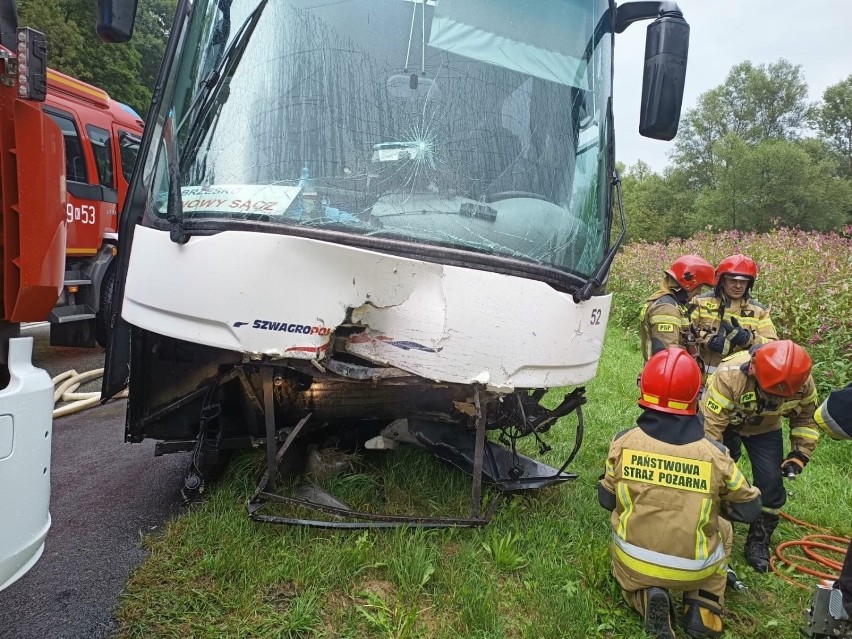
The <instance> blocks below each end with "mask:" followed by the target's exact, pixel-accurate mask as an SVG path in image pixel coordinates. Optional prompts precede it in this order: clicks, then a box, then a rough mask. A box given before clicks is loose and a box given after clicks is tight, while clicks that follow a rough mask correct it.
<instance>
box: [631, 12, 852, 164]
mask: <svg viewBox="0 0 852 639" xmlns="http://www.w3.org/2000/svg"><path fill="white" fill-rule="evenodd" d="M677 3H678V6H680V8H681V10H682V11H683V15H684V18H686V20H687V22H689V26H690V33H689V63H688V66H687V70H686V90H685V92H684V97H683V112H682V113H685V112H686V110H687V109H690V108H692V107H694V106H695V104H696V101H697V99H698V96H699V95H701V94H702V93H704V92H705V91H707V90H709V89H712V88H713V87H716V86H718V85H720V84H722V82H724V81H725V77H726V76H727V75H728V71H730V69H731V67H732V66H734V65H735V64H737V63H739V62H742V61H743V60H751V61H752V62H753V63H754V64H756V65H757V64H767V63H770V62H775V61H777V60H778V59H779V58H786V59H787V60H789V61H790V62H792V63H793V64H800V65H802V71H803V73H804V76H805V80H806V81H807V83H808V88H809V90H810V96H809V99H810V101H812V102H814V101H817V100H820V99H821V98H822V92H823V91H824V90H825V88H826V87H828V86H830V85H832V84H836V83H837V82H839V81H840V80H842V79H844V78H846V77H848V76H849V75H852V0H821V1H820V2H815V1H804V0H677ZM619 4H620V3H619ZM648 24H649V23H648V22H638V23H634V24H633V25H631V26H630V27H629V28H628V29H627V30H626V31H625V32H624V33H621V34H619V35H617V36H616V40H615V89H614V92H615V95H614V106H615V140H616V157H617V159H618V160H619V161H621V162H624V163H625V164H627V165H628V166H630V165H631V164H633V163H635V162H636V160H637V159H642V160H644V161H645V162H647V163H648V164H650V165H651V167H652V168H653V169H654V170H656V171H661V170H662V169H663V168H664V167H665V166H666V165H667V164H668V162H669V160H668V157H667V156H668V154H669V153H670V152H671V150H672V149H673V147H674V142H673V141H672V142H661V141H659V140H651V139H649V138H643V137H641V136H640V135H639V100H640V98H641V95H642V68H643V60H644V55H645V30H646V28H647V25H648Z"/></svg>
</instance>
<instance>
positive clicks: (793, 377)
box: [751, 339, 813, 397]
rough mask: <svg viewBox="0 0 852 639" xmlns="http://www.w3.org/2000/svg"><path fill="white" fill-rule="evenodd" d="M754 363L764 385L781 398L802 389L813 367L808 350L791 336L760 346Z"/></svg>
mask: <svg viewBox="0 0 852 639" xmlns="http://www.w3.org/2000/svg"><path fill="white" fill-rule="evenodd" d="M751 363H752V366H753V371H754V378H755V379H756V380H757V383H758V385H759V386H760V388H761V389H763V390H764V391H766V392H767V393H769V394H771V395H778V396H779V397H792V396H793V395H795V394H796V393H798V392H799V391H800V390H802V386H804V385H805V382H806V381H808V377H809V376H810V374H811V367H812V366H813V362H811V356H810V355H808V353H807V351H806V350H805V349H804V348H802V347H801V346H799V345H798V344H796V343H795V342H792V341H790V340H788V339H783V340H779V341H777V342H769V343H768V344H764V345H763V346H760V347H759V348H756V349H755V351H754V354H753V355H752V358H751Z"/></svg>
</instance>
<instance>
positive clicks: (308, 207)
mask: <svg viewBox="0 0 852 639" xmlns="http://www.w3.org/2000/svg"><path fill="white" fill-rule="evenodd" d="M486 7H487V10H486ZM607 8H608V4H607V2H606V1H605V0H600V1H598V2H589V1H587V0H586V1H582V2H581V1H580V0H535V1H533V0H438V1H434V0H425V3H424V0H415V1H412V0H337V1H331V0H293V1H284V0H276V1H275V2H261V3H258V2H257V1H256V0H253V1H251V2H242V1H240V0H233V1H230V0H219V1H218V2H213V1H210V2H208V3H206V4H205V3H202V2H198V3H196V4H195V7H194V12H193V16H192V19H191V25H190V27H189V34H188V43H189V44H188V46H189V47H190V49H192V50H195V51H196V53H194V54H192V55H189V56H186V57H185V58H184V63H183V66H182V67H181V68H180V69H178V70H177V71H176V72H174V71H173V73H176V75H175V78H176V79H175V80H174V83H175V89H174V90H175V92H176V93H175V101H174V104H175V107H174V110H173V112H172V113H171V114H170V115H171V117H170V118H169V119H168V122H167V125H166V127H165V129H164V145H163V149H162V150H161V154H160V162H159V164H158V166H157V172H158V175H159V178H160V179H159V180H158V182H159V185H160V186H159V192H160V193H161V194H163V195H162V196H161V197H160V198H158V206H157V211H158V214H159V215H161V216H163V217H171V218H172V219H174V215H175V214H174V210H173V207H172V206H171V205H167V201H168V198H167V197H165V195H164V194H165V193H167V192H168V183H169V179H168V174H169V167H168V160H167V159H166V156H167V149H168V147H169V143H168V141H169V138H170V136H171V138H172V139H173V140H176V142H177V145H178V150H179V161H178V162H176V163H174V164H177V165H178V166H177V170H178V171H179V173H180V184H181V186H182V199H181V201H182V208H183V211H182V216H183V221H184V222H185V223H186V224H187V227H188V228H191V227H192V225H194V224H202V225H203V222H204V220H209V219H217V220H220V221H221V220H222V219H229V220H234V221H235V222H236V223H242V222H241V221H243V220H246V221H251V222H252V223H253V224H254V225H255V227H254V228H258V226H257V225H258V224H260V228H262V227H263V225H265V224H278V225H288V226H301V227H312V228H323V229H328V230H333V231H338V232H345V233H350V234H355V235H361V236H368V237H378V238H389V239H394V240H405V241H410V242H416V243H418V244H427V245H433V246H438V247H450V248H457V249H462V250H465V251H470V252H474V253H479V254H483V253H484V254H488V255H494V256H502V257H508V258H514V259H519V260H523V261H526V262H531V263H534V264H540V265H543V266H547V267H555V268H557V269H559V270H560V271H566V272H574V273H580V274H582V275H588V274H590V273H591V272H593V271H594V269H595V267H596V266H597V265H598V264H599V262H600V261H601V259H602V257H603V253H604V251H605V249H606V235H607V232H608V220H609V211H608V210H607V201H608V190H609V186H608V179H607V173H608V172H607V157H608V151H607V144H608V140H609V137H610V135H609V127H608V118H609V115H608V112H609V111H608V101H609V97H610V91H611V88H610V85H609V79H608V73H609V70H610V65H611V34H610V33H609V29H610V27H609V19H608V18H607V16H608V15H609V14H608V13H606V11H607ZM196 42H197V43H199V46H194V44H193V43H196ZM172 170H173V171H174V168H173V169H172Z"/></svg>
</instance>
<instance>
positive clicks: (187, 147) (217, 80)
mask: <svg viewBox="0 0 852 639" xmlns="http://www.w3.org/2000/svg"><path fill="white" fill-rule="evenodd" d="M267 2H268V0H261V1H260V2H259V3H258V4H257V6H256V7H255V8H254V10H253V11H252V12H251V13H250V14H249V15H248V17H247V18H246V19H245V22H243V24H242V26H241V27H240V30H239V31H238V32H237V35H236V36H235V37H234V39H233V41H232V42H231V45H230V46H229V47H228V49H227V50H226V51H225V52H224V54H223V55H222V58H221V60H220V61H219V63H218V64H217V65H216V66H215V67H214V69H213V70H212V71H211V72H210V73H208V74H207V77H206V78H205V79H204V80H203V82H202V84H201V88H200V89H199V90H198V93H196V94H195V97H194V98H193V100H192V104H190V106H189V109H187V112H186V115H184V117H183V119H182V120H181V122H180V124H178V126H177V127H175V130H174V132H173V134H172V135H169V136H164V142H165V144H166V157H167V163H168V179H169V196H168V204H167V215H166V217H167V219H168V221H169V227H170V229H169V235H170V237H171V240H172V241H173V242H176V243H178V244H185V243H186V242H187V241H188V240H189V234H188V233H187V232H186V228H185V226H184V221H183V201H182V195H181V183H182V180H181V176H182V175H183V174H185V172H186V169H187V166H186V161H187V159H188V158H193V159H194V158H195V155H196V153H197V152H198V148H199V146H200V145H201V140H202V139H203V137H204V135H205V133H206V128H207V127H205V126H202V125H203V124H204V123H207V122H209V121H210V119H211V117H212V116H213V115H215V113H214V112H218V108H216V106H217V104H218V106H220V107H221V105H222V104H223V103H224V101H222V102H220V101H219V100H218V97H219V94H220V92H221V90H222V87H223V86H225V84H226V82H228V81H230V79H231V78H232V77H233V75H234V71H236V69H237V66H238V65H239V63H240V60H242V57H243V52H244V51H245V50H246V47H247V46H248V43H249V41H250V40H251V36H252V33H254V29H255V27H256V26H257V23H258V22H259V21H260V16H261V15H262V14H263V10H264V9H265V8H266V4H267ZM225 37H227V35H225ZM184 125H186V126H187V132H186V143H185V144H184V146H183V149H182V150H181V151H179V150H178V139H179V134H180V132H181V130H182V129H183V128H184Z"/></svg>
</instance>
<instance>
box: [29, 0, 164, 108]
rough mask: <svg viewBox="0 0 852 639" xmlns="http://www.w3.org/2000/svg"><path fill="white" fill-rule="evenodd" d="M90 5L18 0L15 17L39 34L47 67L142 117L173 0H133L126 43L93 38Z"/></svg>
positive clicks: (72, 0)
mask: <svg viewBox="0 0 852 639" xmlns="http://www.w3.org/2000/svg"><path fill="white" fill-rule="evenodd" d="M96 5H97V3H96V2H95V1H94V0H19V2H18V15H19V22H20V24H21V26H26V27H32V28H33V29H37V30H39V31H41V32H43V33H44V34H45V36H46V38H47V46H48V52H47V55H48V65H49V66H50V67H51V68H53V69H56V70H57V71H61V72H62V73H67V74H68V75H71V76H73V77H75V78H78V79H80V80H83V81H84V82H88V83H90V84H93V85H95V86H97V87H100V88H101V89H103V90H104V91H106V92H107V93H108V94H109V95H110V97H112V98H114V99H116V100H118V101H119V102H124V103H125V104H129V105H130V106H131V107H133V108H134V109H135V110H136V111H137V112H138V113H140V114H142V117H145V116H146V115H147V113H148V107H149V105H150V103H151V91H152V90H153V88H154V83H155V82H156V80H157V73H158V72H159V70H160V62H161V61H162V59H163V52H164V50H165V46H166V40H167V39H168V34H169V29H171V26H172V19H173V17H174V14H175V7H176V5H177V0H139V5H138V7H139V8H138V11H137V18H136V26H135V29H134V32H133V38H132V40H131V41H130V42H129V43H127V44H104V43H102V42H101V41H100V40H99V39H98V36H97V34H96V33H95V11H96Z"/></svg>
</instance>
